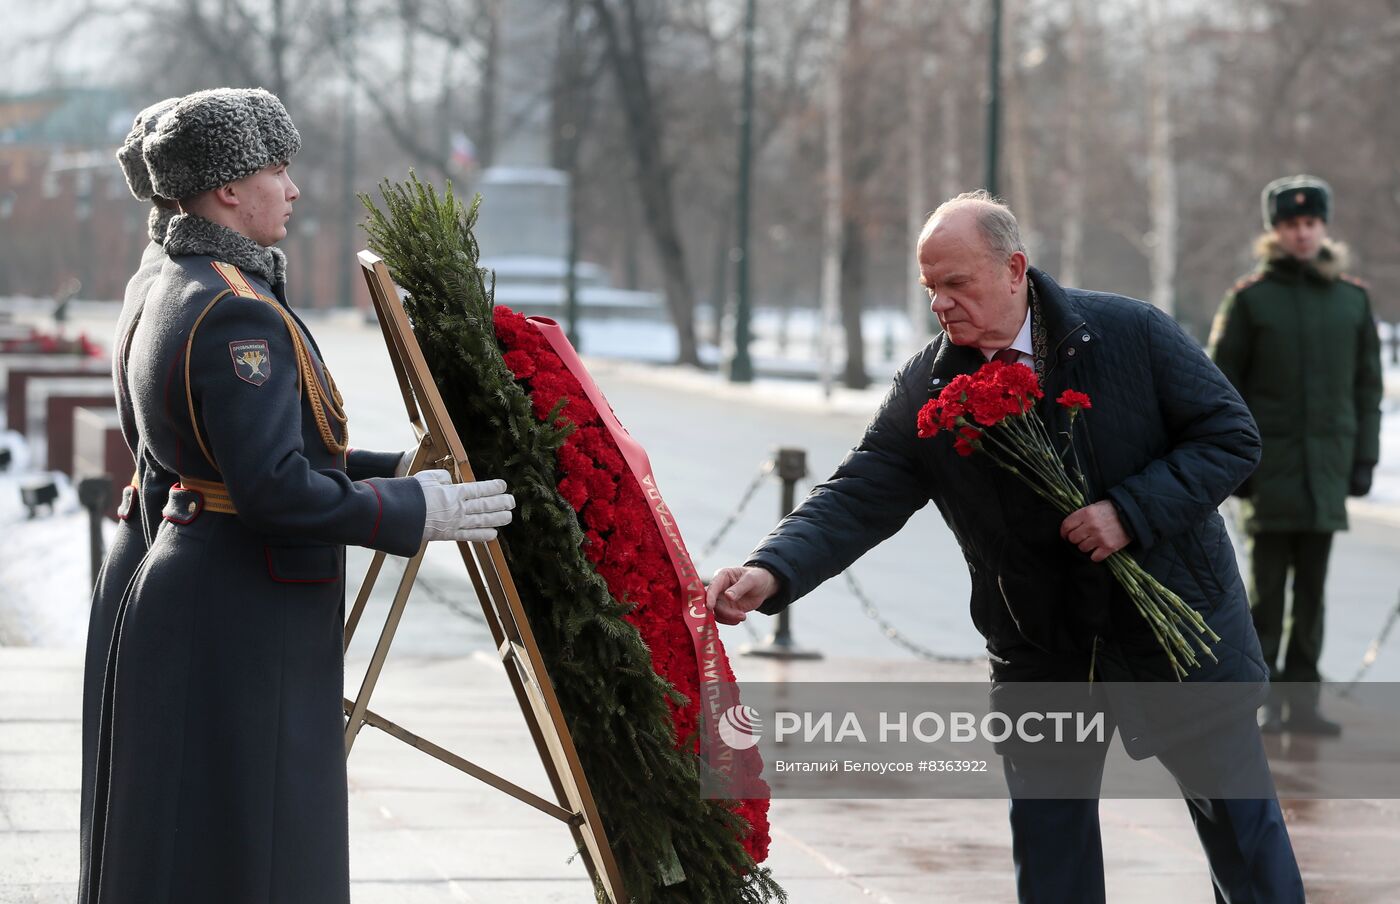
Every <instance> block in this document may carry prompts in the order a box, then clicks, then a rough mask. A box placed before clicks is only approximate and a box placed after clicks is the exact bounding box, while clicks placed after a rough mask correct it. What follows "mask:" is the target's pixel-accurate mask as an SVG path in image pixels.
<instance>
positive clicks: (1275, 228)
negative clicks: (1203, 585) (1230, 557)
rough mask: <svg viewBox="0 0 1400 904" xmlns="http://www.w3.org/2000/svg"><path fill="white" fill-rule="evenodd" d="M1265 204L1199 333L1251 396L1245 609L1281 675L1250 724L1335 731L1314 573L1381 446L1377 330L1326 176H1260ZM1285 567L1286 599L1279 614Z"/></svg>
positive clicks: (1323, 575) (1363, 488)
mask: <svg viewBox="0 0 1400 904" xmlns="http://www.w3.org/2000/svg"><path fill="white" fill-rule="evenodd" d="M1263 208H1264V222H1265V224H1266V225H1267V227H1268V231H1266V232H1265V233H1264V234H1263V235H1261V236H1260V237H1259V240H1258V242H1257V243H1256V248H1255V251H1256V254H1257V256H1258V258H1259V266H1258V269H1257V270H1255V272H1254V273H1253V274H1251V275H1250V276H1247V277H1245V278H1244V279H1242V280H1240V281H1239V282H1238V283H1236V284H1235V286H1234V288H1233V289H1231V290H1230V292H1229V294H1228V295H1226V296H1225V300H1224V302H1223V303H1222V304H1221V306H1220V312H1219V313H1218V314H1217V315H1216V318H1215V326H1214V329H1213V330H1212V332H1211V340H1210V346H1211V357H1212V358H1214V359H1215V363H1216V364H1217V365H1218V366H1219V367H1220V369H1221V370H1222V371H1223V372H1224V373H1225V376H1227V377H1229V379H1230V382H1231V383H1233V384H1234V386H1235V388H1236V389H1238V390H1239V391H1240V395H1242V396H1243V397H1244V400H1245V402H1246V404H1248V405H1249V410H1250V411H1251V412H1252V413H1253V415H1254V419H1255V420H1256V421H1257V422H1258V423H1259V432H1260V434H1261V435H1262V438H1263V442H1264V455H1263V458H1262V459H1261V460H1260V463H1259V470H1258V471H1256V472H1255V473H1254V476H1253V477H1251V478H1250V479H1249V480H1248V481H1246V482H1245V483H1244V484H1243V485H1242V486H1241V487H1240V489H1239V490H1238V491H1237V495H1239V496H1240V497H1242V499H1243V503H1242V508H1243V513H1244V529H1245V532H1246V533H1247V534H1248V536H1249V561H1250V582H1249V584H1250V586H1249V603H1250V610H1251V612H1252V614H1253V617H1254V626H1255V628H1256V629H1257V630H1258V632H1259V642H1260V645H1261V646H1262V647H1263V649H1264V661H1265V662H1266V663H1267V664H1268V666H1269V670H1270V671H1271V672H1272V673H1273V675H1274V676H1275V678H1276V679H1277V680H1278V681H1280V682H1282V683H1281V684H1280V685H1278V686H1277V687H1278V690H1276V692H1275V693H1272V694H1271V695H1270V697H1269V700H1268V702H1267V703H1266V704H1265V706H1264V708H1263V711H1262V714H1261V726H1262V727H1263V729H1264V730H1265V731H1266V732H1278V731H1282V730H1288V731H1293V732H1302V733H1308V734H1321V735H1338V734H1340V733H1341V726H1340V725H1338V724H1337V723H1336V722H1333V721H1330V720H1328V719H1325V718H1323V717H1322V716H1320V715H1319V714H1318V705H1317V704H1318V696H1319V694H1318V690H1319V684H1318V682H1320V681H1321V680H1322V679H1321V675H1320V674H1319V673H1318V668H1317V662H1318V658H1319V657H1320V656H1321V655H1322V633H1323V630H1322V629H1323V613H1324V605H1323V586H1324V584H1325V583H1326V580H1327V560H1328V558H1329V556H1330V554H1331V551H1332V534H1333V533H1334V532H1336V531H1339V530H1346V529H1347V509H1346V499H1347V496H1349V495H1350V496H1364V495H1366V494H1367V493H1368V492H1370V489H1371V474H1372V472H1373V471H1374V470H1375V467H1376V461H1377V459H1378V458H1379V457H1380V424H1381V412H1380V400H1381V392H1382V389H1381V359H1380V340H1379V338H1378V337H1377V335H1376V323H1375V320H1374V319H1373V317H1372V315H1371V303H1370V299H1369V297H1368V295H1367V290H1366V285H1365V284H1364V283H1362V282H1360V281H1359V280H1356V279H1354V278H1352V277H1350V276H1348V275H1346V274H1345V273H1344V272H1343V271H1344V270H1345V269H1346V266H1347V251H1346V246H1344V245H1342V244H1341V243H1339V242H1334V241H1332V240H1331V239H1329V238H1328V236H1327V223H1328V219H1329V217H1330V215H1331V212H1332V191H1331V189H1330V188H1329V187H1328V185H1327V183H1326V182H1323V181H1322V180H1321V179H1318V178H1316V177H1313V176H1287V177H1285V178H1282V179H1276V180H1275V181H1273V182H1271V183H1269V185H1268V186H1267V187H1265V189H1264V194H1263ZM1289 572H1292V573H1293V610H1292V617H1291V618H1290V619H1288V620H1287V621H1285V619H1284V611H1285V607H1284V596H1285V585H1286V584H1287V582H1288V575H1289ZM1285 624H1287V625H1288V631H1287V635H1288V642H1287V645H1286V646H1285V644H1284V634H1285ZM1280 653H1282V655H1283V662H1282V667H1281V668H1280V663H1279V655H1280ZM1284 689H1286V690H1284Z"/></svg>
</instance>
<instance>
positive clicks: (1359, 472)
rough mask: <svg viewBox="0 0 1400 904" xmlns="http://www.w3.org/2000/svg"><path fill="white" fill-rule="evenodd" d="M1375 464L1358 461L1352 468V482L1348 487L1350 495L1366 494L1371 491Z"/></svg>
mask: <svg viewBox="0 0 1400 904" xmlns="http://www.w3.org/2000/svg"><path fill="white" fill-rule="evenodd" d="M1375 470H1376V466H1375V465H1374V464H1366V463H1365V462H1360V461H1359V462H1357V463H1356V464H1355V465H1353V466H1352V468H1351V484H1350V485H1349V486H1348V487H1347V495H1348V496H1365V495H1366V494H1367V493H1369V492H1371V475H1372V474H1374V473H1375Z"/></svg>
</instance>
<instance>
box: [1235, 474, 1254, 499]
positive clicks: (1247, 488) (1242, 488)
mask: <svg viewBox="0 0 1400 904" xmlns="http://www.w3.org/2000/svg"><path fill="white" fill-rule="evenodd" d="M1253 480H1254V478H1253V477H1246V478H1245V479H1244V483H1242V484H1240V485H1239V486H1237V487H1235V491H1234V492H1233V493H1231V494H1230V495H1231V496H1236V497H1238V498H1240V499H1248V498H1249V497H1250V496H1252V495H1254V485H1253Z"/></svg>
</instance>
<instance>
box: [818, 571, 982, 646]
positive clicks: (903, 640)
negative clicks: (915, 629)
mask: <svg viewBox="0 0 1400 904" xmlns="http://www.w3.org/2000/svg"><path fill="white" fill-rule="evenodd" d="M844 577H845V578H846V586H847V587H849V588H850V589H851V594H852V595H853V596H855V598H856V602H858V603H860V611H862V612H864V613H865V614H866V615H867V616H868V617H869V618H870V620H871V621H873V622H875V624H876V625H878V626H879V628H880V633H881V634H883V635H884V636H885V638H886V639H887V640H889V642H890V643H892V644H894V645H895V646H897V647H900V648H902V649H904V650H905V651H907V652H909V653H912V654H914V655H915V656H916V657H918V658H919V659H923V660H925V661H927V662H945V663H950V664H955V665H966V664H967V663H971V662H980V661H981V660H982V657H981V656H950V655H948V654H947V653H939V652H937V651H935V650H931V649H929V648H928V647H926V646H923V645H922V644H919V643H916V642H915V641H912V640H910V639H909V638H908V637H906V636H905V635H904V634H903V632H901V631H900V630H899V629H898V628H896V627H895V626H894V625H892V624H890V622H889V621H887V620H886V619H885V617H884V616H883V615H881V614H880V610H879V609H878V608H876V606H875V603H874V601H872V600H871V599H870V597H869V596H867V595H866V593H865V590H864V589H863V588H862V587H861V586H860V582H859V581H857V580H856V576H855V574H853V573H852V572H851V570H850V569H849V568H848V569H846V571H845V572H844Z"/></svg>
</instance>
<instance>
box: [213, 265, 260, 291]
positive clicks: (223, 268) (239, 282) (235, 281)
mask: <svg viewBox="0 0 1400 904" xmlns="http://www.w3.org/2000/svg"><path fill="white" fill-rule="evenodd" d="M213 265H214V270H215V272H217V273H218V274H219V276H220V277H222V278H223V281H224V282H225V283H227V284H228V287H229V288H230V289H232V290H233V294H235V295H237V296H238V297H239V298H258V297H259V296H258V293H257V291H256V290H254V289H253V287H252V285H251V284H250V283H249V282H248V278H247V277H246V276H244V275H243V271H241V270H239V269H238V268H237V267H235V266H234V265H233V264H226V263H224V262H223V261H214V262H213Z"/></svg>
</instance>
